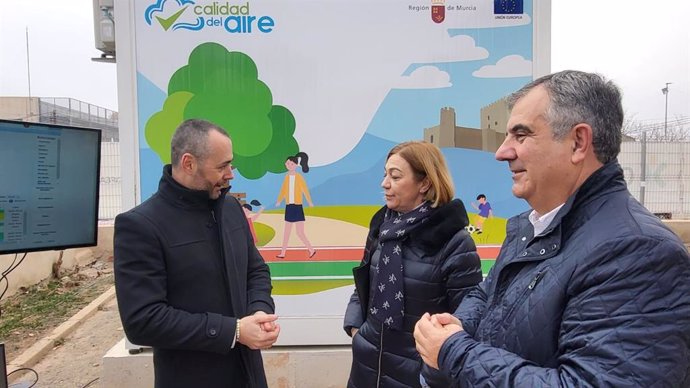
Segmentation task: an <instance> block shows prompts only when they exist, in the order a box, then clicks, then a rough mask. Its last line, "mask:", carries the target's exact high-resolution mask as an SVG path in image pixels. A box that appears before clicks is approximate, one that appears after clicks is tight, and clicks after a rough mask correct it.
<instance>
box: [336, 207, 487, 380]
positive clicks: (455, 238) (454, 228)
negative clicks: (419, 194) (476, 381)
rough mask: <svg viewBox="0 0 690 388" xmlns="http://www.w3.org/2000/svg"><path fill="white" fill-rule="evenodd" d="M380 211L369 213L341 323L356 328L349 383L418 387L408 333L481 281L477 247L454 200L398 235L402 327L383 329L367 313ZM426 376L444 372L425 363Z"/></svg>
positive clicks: (347, 328)
mask: <svg viewBox="0 0 690 388" xmlns="http://www.w3.org/2000/svg"><path fill="white" fill-rule="evenodd" d="M385 211H386V207H385V206H384V207H383V208H382V209H381V210H379V211H378V212H377V213H376V214H375V215H374V217H373V218H372V220H371V225H370V230H369V235H368V237H367V243H366V249H365V253H364V258H363V260H362V264H361V265H360V266H359V267H357V268H355V269H354V270H353V272H354V277H355V286H356V290H355V293H353V295H352V297H351V298H350V303H349V305H348V307H347V312H346V313H345V322H344V328H345V331H346V332H347V334H348V335H350V332H351V329H352V328H359V331H358V332H357V334H356V335H355V337H354V338H353V341H352V356H353V361H352V369H351V371H350V380H349V382H348V387H349V388H373V387H382V388H384V387H419V375H420V372H421V369H422V365H423V364H422V360H421V358H420V357H419V354H418V353H417V351H416V349H415V342H414V338H413V336H412V332H413V331H414V325H415V323H417V321H418V320H419V318H420V317H421V316H422V315H423V314H424V313H425V312H429V313H432V314H433V313H439V312H446V311H454V310H455V308H456V307H457V306H458V305H459V304H460V301H461V300H462V298H463V297H464V296H465V294H467V293H468V292H469V291H470V290H471V289H472V288H473V287H474V286H475V285H476V284H478V283H479V282H480V281H481V280H482V272H481V266H480V262H479V256H478V255H477V252H476V247H475V245H474V242H473V241H472V239H471V238H470V236H469V234H468V233H467V232H466V231H465V230H464V227H465V226H466V225H467V223H468V220H467V212H466V211H465V206H464V205H463V204H462V202H461V201H460V200H457V199H456V200H454V201H452V202H450V203H448V204H446V205H444V206H442V207H440V208H439V209H437V211H436V212H435V213H434V214H433V215H431V216H430V218H429V220H428V221H427V222H426V224H425V225H424V227H423V228H420V229H416V230H414V231H413V232H411V233H410V234H409V235H408V236H407V238H406V239H404V240H403V244H404V245H403V268H404V270H403V273H404V279H405V280H404V284H405V319H404V323H403V327H404V330H403V331H398V330H392V329H389V328H387V327H386V328H385V329H384V328H383V327H382V325H381V323H379V322H378V321H377V320H375V319H373V318H371V317H370V316H368V314H367V312H368V310H369V309H368V304H369V302H370V295H372V294H373V293H372V292H371V289H370V286H369V284H370V280H371V276H373V274H372V273H371V270H370V268H371V266H372V265H373V266H376V265H378V258H379V254H380V252H379V249H378V248H379V244H378V236H379V228H380V226H381V224H382V223H383V218H384V214H385ZM362 301H365V302H364V303H362ZM365 317H366V318H365ZM425 378H427V380H430V381H429V382H433V383H435V385H438V384H445V383H444V376H443V375H441V374H440V373H438V372H434V371H432V370H430V369H428V368H425ZM446 386H447V385H446Z"/></svg>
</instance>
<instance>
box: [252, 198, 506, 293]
mask: <svg viewBox="0 0 690 388" xmlns="http://www.w3.org/2000/svg"><path fill="white" fill-rule="evenodd" d="M378 209H380V207H379V206H371V205H354V206H319V207H307V208H305V209H304V213H305V215H309V216H314V217H323V218H330V219H334V220H339V221H344V222H349V223H351V224H355V225H359V226H362V227H365V228H368V227H369V222H370V220H371V217H372V216H373V214H374V213H375V212H376V211H377V210H378ZM266 213H273V214H281V213H283V211H282V210H280V209H274V210H269V211H266ZM468 216H469V219H470V222H471V223H472V224H476V217H477V215H476V214H475V213H470V214H468ZM506 222H507V220H506V219H505V218H499V217H491V218H489V219H487V220H486V221H485V222H484V226H483V228H482V229H483V232H482V233H481V234H477V233H473V234H472V235H471V236H472V239H473V240H474V241H475V243H476V244H478V245H501V244H502V243H503V240H504V239H505V229H506ZM254 228H255V230H256V233H257V236H258V239H259V244H257V245H258V246H263V245H265V244H266V243H267V242H268V241H270V240H271V239H272V238H273V237H274V236H275V234H276V231H275V230H273V229H272V228H271V227H270V226H268V225H265V224H262V223H259V222H255V223H254ZM494 263H495V260H482V261H481V265H482V273H483V274H484V276H486V275H487V274H488V272H489V270H490V269H491V267H492V266H493V265H494ZM358 264H359V262H356V261H345V262H285V263H269V267H270V268H271V276H273V277H283V278H286V277H287V278H289V277H297V276H300V277H301V276H351V275H352V268H353V267H355V266H357V265H358ZM272 282H273V294H274V295H303V294H311V293H315V292H321V291H326V290H329V289H332V288H336V287H342V286H346V285H350V284H353V281H352V279H313V280H307V279H294V280H292V279H280V280H276V279H273V280H272Z"/></svg>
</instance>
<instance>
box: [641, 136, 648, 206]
mask: <svg viewBox="0 0 690 388" xmlns="http://www.w3.org/2000/svg"><path fill="white" fill-rule="evenodd" d="M646 179H647V132H642V144H641V147H640V203H641V204H642V206H644V190H645V186H646V185H647V182H646Z"/></svg>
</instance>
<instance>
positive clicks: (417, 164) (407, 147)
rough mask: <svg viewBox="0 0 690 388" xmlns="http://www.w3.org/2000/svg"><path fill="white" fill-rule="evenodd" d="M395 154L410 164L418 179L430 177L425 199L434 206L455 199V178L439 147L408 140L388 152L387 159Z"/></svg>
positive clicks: (424, 142)
mask: <svg viewBox="0 0 690 388" xmlns="http://www.w3.org/2000/svg"><path fill="white" fill-rule="evenodd" d="M393 155H398V156H400V157H401V158H403V159H405V161H406V162H407V163H409V164H410V166H411V167H412V171H413V172H414V174H415V178H416V179H417V181H422V180H423V179H424V178H427V179H429V190H428V191H427V192H426V194H425V195H424V199H425V200H427V201H431V203H432V205H431V206H432V207H438V206H441V205H445V204H447V203H448V202H450V201H451V200H452V199H453V197H454V196H455V188H454V187H453V179H452V178H451V176H450V171H448V166H447V164H446V158H445V157H443V154H442V153H441V150H440V149H439V148H438V147H436V146H435V145H433V144H431V143H429V142H426V141H408V142H404V143H400V144H398V145H396V146H395V147H393V149H391V150H390V152H388V156H387V157H386V161H388V159H390V157H391V156H393Z"/></svg>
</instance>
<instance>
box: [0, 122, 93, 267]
mask: <svg viewBox="0 0 690 388" xmlns="http://www.w3.org/2000/svg"><path fill="white" fill-rule="evenodd" d="M100 143H101V132H100V130H98V129H93V128H78V127H72V126H66V125H58V124H38V123H29V122H19V121H7V120H0V254H7V253H16V252H32V251H42V250H54V249H65V248H76V247H84V246H93V245H96V243H97V233H98V187H99V179H100V177H99V174H100V158H101V147H100Z"/></svg>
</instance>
